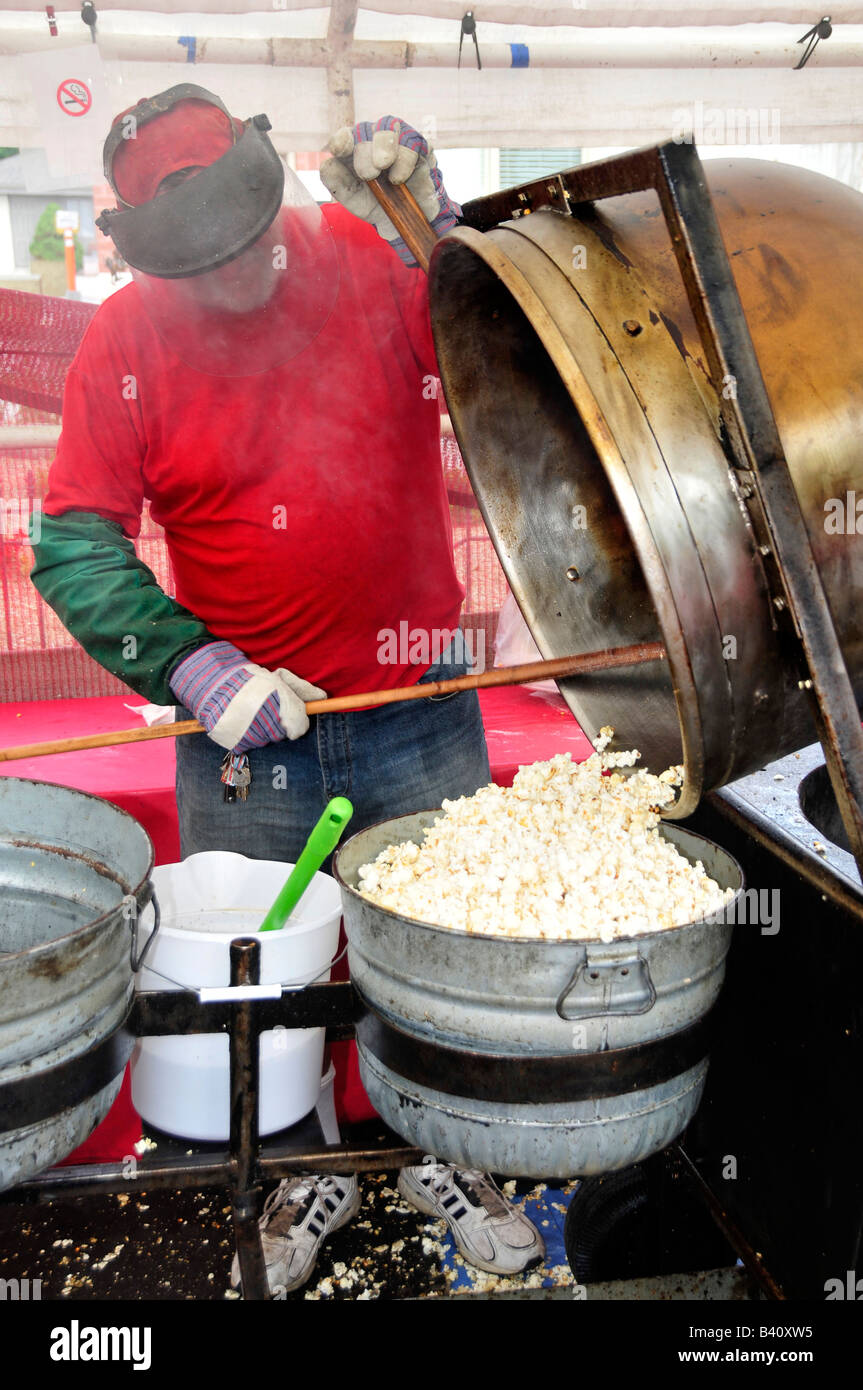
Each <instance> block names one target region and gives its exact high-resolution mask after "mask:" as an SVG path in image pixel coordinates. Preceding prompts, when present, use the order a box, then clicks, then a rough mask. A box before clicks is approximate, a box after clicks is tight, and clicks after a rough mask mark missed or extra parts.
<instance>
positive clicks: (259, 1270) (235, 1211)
mask: <svg viewBox="0 0 863 1390" xmlns="http://www.w3.org/2000/svg"><path fill="white" fill-rule="evenodd" d="M230 953H231V991H233V992H234V993H233V996H232V995H231V993H230V992H229V991H225V994H224V996H223V997H222V998H220V999H218V1000H214V1001H212V1002H205V1003H202V1002H201V1001H200V999H199V997H198V995H197V994H195V993H194V992H192V991H190V990H153V991H144V992H142V993H141V994H138V995H137V996H136V998H135V1002H134V1003H133V1005H132V1010H131V1013H130V1015H129V1018H128V1019H127V1021H126V1024H125V1026H124V1029H123V1030H122V1031H123V1034H124V1036H127V1035H132V1036H134V1037H170V1036H178V1035H179V1036H186V1035H188V1034H191V1033H219V1032H224V1033H227V1034H228V1036H229V1040H230V1060H231V1072H230V1096H231V1127H230V1139H229V1142H228V1149H227V1151H226V1152H224V1153H215V1154H208V1153H202V1154H193V1155H191V1156H189V1157H186V1156H183V1157H177V1158H172V1159H167V1160H166V1159H159V1160H156V1161H155V1162H149V1163H148V1162H147V1161H146V1159H143V1160H142V1161H141V1162H140V1163H139V1164H138V1166H137V1170H136V1172H135V1173H134V1175H131V1176H130V1174H129V1173H128V1167H127V1165H126V1164H117V1163H111V1164H81V1165H76V1166H72V1167H69V1168H53V1169H49V1170H48V1172H46V1173H41V1174H39V1175H38V1176H37V1177H34V1178H28V1179H27V1180H26V1181H25V1182H23V1183H20V1184H18V1186H17V1187H15V1188H13V1189H11V1193H10V1195H12V1194H14V1195H17V1196H22V1195H26V1194H28V1193H29V1194H32V1195H33V1196H38V1197H39V1198H40V1199H41V1200H49V1199H50V1198H52V1197H61V1196H70V1195H74V1196H80V1195H88V1194H93V1193H109V1192H128V1191H129V1190H130V1188H131V1189H135V1188H139V1189H141V1190H145V1189H153V1188H157V1187H158V1188H178V1187H200V1186H206V1185H208V1184H220V1183H221V1184H224V1185H226V1186H228V1187H229V1188H230V1192H231V1209H232V1216H233V1226H234V1239H235V1242H236V1248H237V1257H238V1259H239V1263H240V1277H241V1280H242V1289H243V1297H244V1298H245V1299H247V1300H260V1299H268V1298H269V1297H270V1291H269V1285H268V1283H267V1271H266V1266H265V1262H264V1253H263V1248H262V1245H261V1235H260V1231H259V1229H258V1217H259V1214H260V1205H261V1202H260V1199H261V1183H262V1181H265V1180H267V1179H273V1178H282V1177H285V1176H286V1175H287V1174H289V1173H297V1172H315V1171H318V1172H320V1171H321V1170H323V1171H325V1172H333V1173H336V1172H342V1173H353V1172H359V1171H366V1170H369V1169H377V1168H380V1167H384V1168H402V1167H405V1166H408V1165H411V1164H417V1163H420V1162H422V1157H423V1153H422V1150H421V1149H415V1148H412V1147H411V1146H410V1145H407V1144H404V1143H402V1142H401V1140H399V1139H398V1138H397V1137H396V1136H395V1135H392V1134H391V1132H390V1131H388V1130H385V1135H384V1139H383V1142H382V1143H381V1144H379V1145H371V1146H368V1147H366V1148H355V1147H352V1146H351V1145H349V1144H335V1145H331V1144H324V1145H323V1146H321V1147H319V1148H317V1149H311V1150H310V1149H308V1148H307V1147H306V1148H302V1147H301V1148H300V1149H297V1148H291V1147H290V1146H288V1145H284V1146H279V1147H273V1146H270V1148H269V1149H268V1151H267V1152H266V1153H262V1150H261V1142H260V1137H259V1135H258V1090H259V1068H258V1059H259V1045H258V1044H259V1038H260V1035H261V1033H264V1032H267V1031H268V1030H270V1029H273V1028H286V1029H288V1028H326V1030H327V1041H328V1042H338V1041H340V1040H343V1039H349V1038H353V1037H354V1035H355V1029H354V1023H355V1020H356V1017H357V1012H358V1003H357V996H356V994H355V993H354V989H353V986H352V985H351V984H350V982H344V983H332V984H318V985H306V986H304V987H303V988H302V989H299V990H296V989H283V990H282V992H281V996H280V997H278V998H276V997H270V998H255V997H237V993H236V991H239V990H242V991H244V993H247V994H248V993H250V990H249V987H250V986H252V987H254V986H256V985H258V984H259V982H260V978H261V945H260V941H259V940H257V939H256V938H254V937H238V938H237V939H236V940H235V941H232V942H231V947H230ZM124 1063H125V1058H124ZM382 1128H383V1129H385V1127H384V1126H383V1124H382Z"/></svg>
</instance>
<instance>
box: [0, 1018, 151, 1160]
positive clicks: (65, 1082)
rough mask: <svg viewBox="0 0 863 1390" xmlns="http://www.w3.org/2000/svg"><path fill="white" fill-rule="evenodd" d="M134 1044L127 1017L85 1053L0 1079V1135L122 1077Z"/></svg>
mask: <svg viewBox="0 0 863 1390" xmlns="http://www.w3.org/2000/svg"><path fill="white" fill-rule="evenodd" d="M134 1046H135V1039H134V1037H133V1036H132V1035H131V1033H130V1031H129V1021H128V1019H126V1020H124V1021H123V1022H121V1023H119V1024H118V1025H117V1027H116V1028H115V1029H113V1031H112V1032H111V1033H109V1034H108V1036H107V1037H106V1038H102V1039H101V1040H100V1041H99V1042H97V1043H94V1044H93V1046H92V1047H89V1048H88V1049H87V1051H86V1052H79V1053H78V1054H77V1055H76V1056H74V1057H67V1058H66V1059H65V1060H64V1061H62V1062H58V1063H57V1065H56V1066H53V1067H43V1068H41V1069H40V1070H39V1071H33V1072H29V1073H27V1074H26V1075H24V1076H20V1077H17V1078H16V1079H15V1080H13V1081H3V1080H0V1135H3V1134H6V1133H8V1132H9V1131H10V1130H13V1129H26V1128H27V1127H28V1126H29V1125H36V1124H39V1123H40V1122H41V1121H42V1120H47V1119H49V1118H50V1117H51V1116H52V1115H59V1114H60V1113H61V1111H63V1110H68V1109H70V1108H71V1107H72V1106H75V1105H81V1104H83V1102H84V1101H87V1100H90V1099H91V1097H92V1096H95V1095H96V1094H97V1093H98V1092H99V1091H101V1090H102V1089H103V1088H104V1087H105V1086H107V1085H108V1084H109V1083H110V1082H111V1081H113V1080H114V1079H115V1078H119V1077H121V1076H122V1074H123V1072H124V1071H125V1068H126V1063H127V1062H128V1060H129V1058H130V1056H131V1055H132V1048H133V1047H134Z"/></svg>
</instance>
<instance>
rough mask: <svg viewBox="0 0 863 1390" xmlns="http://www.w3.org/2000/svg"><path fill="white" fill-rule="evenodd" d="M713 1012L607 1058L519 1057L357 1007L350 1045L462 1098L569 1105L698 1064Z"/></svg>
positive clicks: (626, 1090)
mask: <svg viewBox="0 0 863 1390" xmlns="http://www.w3.org/2000/svg"><path fill="white" fill-rule="evenodd" d="M715 1025H716V1009H715V1008H714V1009H712V1010H711V1011H710V1012H709V1013H707V1014H705V1015H703V1017H701V1018H699V1019H696V1021H695V1022H694V1023H692V1024H690V1025H689V1026H688V1027H686V1028H682V1029H680V1030H679V1031H678V1032H676V1033H670V1034H667V1035H666V1036H665V1037H662V1038H655V1039H653V1040H652V1041H651V1042H646V1043H639V1044H637V1045H635V1046H632V1047H620V1048H614V1049H612V1050H610V1051H607V1052H581V1053H579V1052H569V1053H566V1054H565V1055H555V1054H551V1055H542V1054H539V1053H538V1054H536V1055H533V1056H526V1055H525V1054H523V1053H522V1054H512V1055H509V1054H506V1053H492V1052H475V1051H468V1049H467V1048H459V1047H452V1046H450V1045H448V1044H446V1043H442V1042H438V1041H437V1040H436V1039H434V1038H428V1039H424V1038H418V1037H417V1036H416V1035H415V1034H413V1033H407V1032H405V1030H404V1029H403V1028H399V1027H398V1026H397V1025H396V1024H394V1023H393V1022H392V1021H391V1020H390V1019H387V1018H385V1017H384V1016H383V1014H381V1013H379V1012H378V1010H377V1009H375V1008H373V1007H372V1005H371V1004H369V1003H368V1002H367V1001H364V1011H363V1014H362V1017H361V1018H360V1020H359V1022H358V1023H357V1039H358V1041H359V1042H361V1043H362V1044H363V1046H364V1047H365V1048H367V1050H368V1051H369V1052H370V1053H371V1054H372V1055H373V1056H374V1057H376V1058H377V1059H378V1061H380V1062H382V1063H383V1064H384V1066H385V1067H389V1069H390V1070H391V1071H394V1072H396V1073H397V1075H399V1076H402V1077H404V1078H405V1079H406V1080H408V1081H413V1082H415V1083H416V1084H417V1085H420V1086H428V1087H429V1088H430V1089H432V1090H435V1091H442V1092H444V1093H445V1094H446V1095H450V1096H457V1097H459V1098H460V1099H465V1100H483V1101H489V1100H490V1101H501V1102H504V1103H505V1104H510V1105H533V1104H535V1103H536V1098H537V1096H542V1098H543V1100H544V1101H546V1102H564V1101H568V1102H571V1103H572V1104H575V1103H577V1102H578V1101H585V1100H596V1099H599V1098H603V1097H607V1096H623V1095H629V1094H631V1093H632V1092H633V1091H640V1090H643V1089H644V1088H645V1087H647V1086H657V1085H660V1084H661V1083H662V1082H663V1081H668V1080H670V1078H671V1077H672V1076H679V1075H680V1074H681V1072H685V1071H689V1069H690V1068H691V1067H694V1066H697V1065H698V1063H699V1062H701V1061H703V1060H704V1058H705V1057H706V1056H707V1054H708V1052H709V1050H710V1043H711V1040H712V1037H713V1033H714V1031H715Z"/></svg>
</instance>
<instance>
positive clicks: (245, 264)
mask: <svg viewBox="0 0 863 1390" xmlns="http://www.w3.org/2000/svg"><path fill="white" fill-rule="evenodd" d="M212 108H215V110H216V111H218V112H221V113H222V115H221V116H218V117H217V118H216V119H217V120H218V122H219V128H218V133H219V143H216V142H215V140H213V138H212V136H211V134H210V131H211V128H212V118H213V117H214V111H213V109H212ZM160 116H161V117H164V118H165V121H164V123H163V126H162V127H156V126H151V128H150V130H149V132H146V134H147V136H148V139H147V142H146V144H145V143H144V140H143V139H142V140H141V144H140V145H138V144H136V145H134V146H133V145H131V144H128V145H126V146H123V145H122V144H121V141H123V140H124V139H126V138H128V137H126V136H125V135H124V126H123V120H124V118H118V121H117V122H115V125H114V127H113V128H112V131H111V134H110V135H109V137H108V140H107V141H106V144H105V173H106V176H107V177H108V179H109V181H110V182H111V184H112V187H113V188H114V191H115V193H116V194H117V198H118V203H119V204H121V206H118V208H117V209H116V210H114V211H108V212H105V213H103V214H102V216H101V217H100V219H99V225H100V227H101V228H102V230H103V231H105V232H107V234H108V235H110V236H111V237H112V238H113V240H114V242H115V245H116V246H117V249H118V251H119V252H120V254H121V255H122V256H123V257H124V259H125V260H126V262H127V263H128V265H129V266H130V268H131V270H132V276H133V279H134V281H135V284H136V286H137V289H138V292H139V295H140V299H141V303H142V305H143V306H144V309H145V311H146V313H147V315H148V318H149V319H150V321H151V323H152V324H153V326H154V327H155V328H156V330H157V332H158V333H159V336H160V337H161V338H162V340H163V341H164V342H165V343H166V345H167V346H168V347H169V348H170V349H171V350H172V351H173V352H175V353H176V354H177V355H178V356H179V357H180V358H181V359H182V360H183V361H184V362H185V363H186V364H187V365H189V366H191V367H193V368H195V369H196V370H199V371H204V372H208V373H213V374H217V375H231V376H247V375H252V374H255V373H258V372H262V371H267V370H269V369H270V368H272V367H275V366H278V365H280V364H281V363H284V362H287V361H290V360H291V358H293V357H295V356H297V355H298V354H299V353H300V352H302V351H304V349H305V348H306V347H307V346H308V345H309V344H310V343H311V341H312V339H313V338H315V337H316V336H317V334H318V333H320V331H321V329H322V328H323V327H324V325H325V323H326V322H327V320H328V318H329V316H330V314H331V312H332V309H333V307H334V305H335V301H336V297H337V295H338V287H339V265H338V256H337V253H336V248H335V243H334V241H333V238H332V234H331V232H330V230H329V226H328V224H327V222H326V220H325V218H324V216H323V214H322V212H321V210H320V208H319V207H318V205H317V204H316V203H315V201H314V199H313V198H312V196H311V194H310V193H309V192H308V190H307V189H306V188H305V187H304V186H303V184H302V183H301V182H300V180H299V179H298V178H297V176H296V174H294V173H293V171H292V170H291V169H288V168H286V167H285V165H284V163H283V161H282V160H281V159H280V158H279V156H278V154H277V153H276V151H275V149H274V148H273V146H272V143H271V142H270V140H269V137H268V135H267V131H268V130H269V128H270V124H269V121H268V120H267V118H266V116H255V117H253V118H252V119H251V120H250V121H248V122H245V123H239V122H236V121H232V119H231V117H230V116H229V115H228V113H227V111H226V110H225V108H224V106H223V105H222V103H221V102H220V101H219V99H218V98H217V97H214V96H212V94H211V93H208V92H205V91H204V89H203V88H199V87H194V86H193V85H192V84H188V83H184V84H182V85H181V86H179V87H176V88H172V89H171V90H170V91H169V92H166V93H162V94H161V95H160V96H159V97H155V98H152V99H151V100H150V101H149V102H144V103H139V105H138V106H137V107H134V108H133V110H132V112H131V113H128V117H127V118H125V119H127V120H128V118H129V117H131V118H132V124H131V129H132V130H133V131H134V136H133V138H134V139H135V140H136V141H137V140H138V138H139V136H140V135H141V133H142V130H141V128H142V126H147V125H149V123H150V122H154V121H156V118H157V117H160ZM169 122H170V124H169ZM196 123H197V128H196ZM221 145H228V146H229V147H228V148H227V149H226V150H225V152H224V153H219V154H218V157H216V158H214V159H212V162H208V163H204V162H203V161H205V160H208V159H209V158H210V156H211V155H212V153H213V151H214V150H215V151H218V150H219V149H220V147H221ZM119 156H122V161H123V162H122V173H123V178H122V180H120V179H119V178H118V177H117V161H118V157H119ZM184 162H187V163H186V167H184ZM163 170H167V174H166V177H164V178H161V179H160V178H159V175H160V174H162V172H163ZM157 179H159V181H158V183H156V182H155V181H156V180H157ZM118 185H119V186H118ZM130 189H131V190H132V191H133V193H134V194H139V193H140V190H142V189H143V190H144V191H145V192H146V193H148V194H152V192H153V190H155V196H148V197H146V198H145V200H144V201H143V202H139V203H132V202H130V201H128V200H127V198H126V197H124V196H123V193H124V191H125V192H126V193H127V194H128V192H129V190H130Z"/></svg>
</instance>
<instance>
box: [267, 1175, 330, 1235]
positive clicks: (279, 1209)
mask: <svg viewBox="0 0 863 1390" xmlns="http://www.w3.org/2000/svg"><path fill="white" fill-rule="evenodd" d="M288 1192H290V1194H291V1199H290V1201H289V1202H286V1201H285V1198H286V1196H287V1193H288ZM313 1192H315V1193H316V1194H317V1196H318V1197H319V1198H320V1199H321V1201H323V1199H324V1198H325V1197H329V1196H338V1195H339V1181H338V1179H337V1178H331V1177H308V1178H301V1179H300V1180H299V1181H297V1180H296V1179H295V1178H282V1181H281V1182H280V1183H279V1185H278V1187H277V1188H276V1189H275V1191H274V1192H271V1193H270V1195H269V1197H268V1198H267V1200H266V1202H265V1203H264V1210H263V1211H262V1213H261V1221H260V1226H261V1230H262V1231H263V1230H265V1229H266V1227H267V1226H268V1225H269V1223H270V1221H272V1219H273V1217H274V1216H277V1215H278V1216H281V1215H282V1213H284V1214H285V1215H288V1216H290V1218H291V1220H292V1221H293V1220H294V1219H295V1218H296V1216H297V1215H298V1213H299V1211H300V1209H301V1207H302V1206H303V1204H304V1203H305V1202H306V1200H307V1199H308V1198H309V1197H310V1196H311V1195H312V1193H313ZM342 1195H344V1194H342ZM324 1205H326V1204H324Z"/></svg>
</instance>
